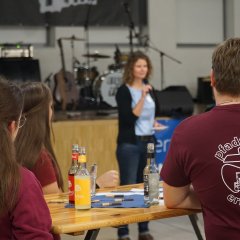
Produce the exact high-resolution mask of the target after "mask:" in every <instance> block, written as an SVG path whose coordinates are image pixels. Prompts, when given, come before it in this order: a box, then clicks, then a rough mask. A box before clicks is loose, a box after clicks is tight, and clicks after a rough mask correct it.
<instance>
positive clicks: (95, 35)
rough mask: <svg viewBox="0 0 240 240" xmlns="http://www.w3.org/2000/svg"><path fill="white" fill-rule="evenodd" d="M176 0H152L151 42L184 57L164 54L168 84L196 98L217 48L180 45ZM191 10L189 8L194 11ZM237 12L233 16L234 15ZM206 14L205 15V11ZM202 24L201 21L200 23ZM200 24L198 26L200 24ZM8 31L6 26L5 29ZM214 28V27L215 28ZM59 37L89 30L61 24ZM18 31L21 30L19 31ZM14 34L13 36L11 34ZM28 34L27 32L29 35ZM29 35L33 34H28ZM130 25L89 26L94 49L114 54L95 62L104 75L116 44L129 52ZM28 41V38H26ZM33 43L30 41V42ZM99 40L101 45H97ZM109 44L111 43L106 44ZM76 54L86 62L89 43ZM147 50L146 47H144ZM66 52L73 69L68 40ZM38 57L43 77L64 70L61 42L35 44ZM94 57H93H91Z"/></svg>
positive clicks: (232, 24)
mask: <svg viewBox="0 0 240 240" xmlns="http://www.w3.org/2000/svg"><path fill="white" fill-rule="evenodd" d="M176 1H178V0H149V1H148V4H149V37H150V40H151V42H152V43H151V45H153V43H154V46H155V47H157V48H158V49H159V50H161V51H163V52H165V53H166V54H168V55H170V56H172V57H174V58H176V59H178V60H180V61H181V62H182V64H178V63H176V62H174V61H172V60H170V59H168V58H167V57H164V58H163V59H164V87H167V86H170V85H185V86H187V87H188V89H189V90H190V92H191V93H192V96H193V97H196V92H197V78H198V77H200V76H206V75H208V74H209V71H210V68H211V54H212V51H213V47H209V46H205V47H203V46H201V47H199V46H198V47H196V46H195V47H193V46H192V47H177V36H176V32H177V31H176V30H177V29H176V26H177V24H176ZM219 1H220V0H219ZM227 2H229V3H231V4H233V5H232V6H230V7H231V8H230V9H231V11H229V12H230V13H231V19H230V20H231V21H228V25H229V26H228V27H229V29H230V31H228V32H227V34H228V37H230V36H240V26H239V22H240V14H239V11H238V9H240V1H239V0H228V1H227ZM190 10H191V9H189V11H190ZM232 13H233V15H232ZM203 17H204V14H203ZM200 24H201V23H200ZM196 27H197V26H196ZM2 31H3V29H0V42H5V41H6V36H5V35H4V36H5V39H4V40H2V37H1V36H3V34H1V33H2ZM5 31H6V29H5ZM213 31H214V29H213ZM54 33H55V39H58V38H59V37H70V36H72V35H75V36H76V37H79V38H85V32H84V29H83V28H82V27H71V28H70V27H69V28H67V27H58V28H55V30H54ZM16 34H17V32H16ZM11 36H12V35H11ZM26 36H27V34H26ZM28 37H29V36H28ZM127 37H128V28H125V27H120V28H98V27H94V28H93V27H89V39H90V43H94V44H93V45H91V47H90V52H91V53H93V52H94V51H95V50H97V51H99V53H102V54H107V55H110V56H111V58H109V59H99V60H98V61H94V62H91V65H92V66H96V67H97V68H98V70H99V72H100V73H101V74H102V73H103V72H104V71H106V70H107V68H108V65H110V64H112V63H113V62H114V60H113V55H114V51H115V47H114V44H115V43H118V44H119V46H120V49H121V51H123V52H129V47H128V46H127V43H128V38H127ZM28 39H29V38H28ZM17 40H18V38H17V35H16V37H15V38H14V37H11V39H10V41H12V42H14V41H15V42H16V41H17ZM23 40H24V39H23ZM26 42H28V43H29V41H26ZM97 43H99V44H97ZM104 43H108V44H109V45H108V44H106V45H105V44H104ZM74 46H75V51H74V54H75V56H76V57H77V58H78V59H79V60H80V62H81V63H83V62H86V59H85V58H84V57H82V54H84V53H86V49H85V42H82V41H76V42H75V45H74ZM143 50H144V51H145V50H146V49H143ZM64 52H65V57H66V65H67V69H68V70H71V48H70V42H69V41H64ZM147 53H148V54H149V56H150V57H151V59H152V61H153V65H154V75H153V78H152V83H153V85H154V86H155V87H156V88H158V89H160V86H161V84H160V78H161V77H160V76H161V72H160V57H159V53H157V52H156V51H153V50H151V49H149V50H148V52H147ZM34 57H35V58H38V59H39V60H40V66H41V75H42V79H45V78H46V76H48V75H49V74H50V73H55V72H57V71H58V70H59V69H60V66H61V60H60V54H59V49H58V47H57V45H55V46H54V47H40V46H38V47H35V49H34ZM91 60H92V59H91Z"/></svg>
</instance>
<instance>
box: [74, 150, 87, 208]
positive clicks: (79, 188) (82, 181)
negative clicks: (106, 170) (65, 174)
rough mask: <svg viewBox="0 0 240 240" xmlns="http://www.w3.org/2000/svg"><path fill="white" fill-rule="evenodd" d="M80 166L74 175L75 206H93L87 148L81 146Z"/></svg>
mask: <svg viewBox="0 0 240 240" xmlns="http://www.w3.org/2000/svg"><path fill="white" fill-rule="evenodd" d="M78 163H79V167H78V170H77V172H76V174H75V176H74V184H75V208H76V209H90V208H91V184H90V175H89V172H88V170H87V167H86V148H85V147H81V148H80V154H79V156H78Z"/></svg>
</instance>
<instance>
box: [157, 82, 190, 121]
mask: <svg viewBox="0 0 240 240" xmlns="http://www.w3.org/2000/svg"><path fill="white" fill-rule="evenodd" d="M154 93H155V97H156V100H157V106H156V107H157V116H168V117H173V118H181V117H187V116H190V115H192V113H193V108H194V104H193V100H192V96H191V94H190V93H189V91H188V89H187V88H186V87H185V86H170V87H167V88H165V89H164V90H162V91H158V90H155V91H154Z"/></svg>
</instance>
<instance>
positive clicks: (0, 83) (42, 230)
mask: <svg viewBox="0 0 240 240" xmlns="http://www.w3.org/2000/svg"><path fill="white" fill-rule="evenodd" d="M22 107H23V96H22V93H21V91H20V89H19V88H18V87H17V86H16V85H14V84H12V83H8V82H7V81H5V80H4V79H2V78H0V136H1V141H0V175H1V180H0V229H1V231H0V239H16V240H17V239H19V240H20V239H25V240H28V239H29V240H30V239H47V240H50V239H53V235H52V234H51V233H50V229H51V223H52V222H51V217H50V213H49V210H48V207H47V205H46V202H45V200H44V198H43V193H42V189H41V186H40V184H39V183H38V181H37V180H36V178H35V177H34V175H33V174H32V173H31V172H30V171H28V170H27V169H25V168H23V167H21V166H19V164H18V163H17V161H16V157H15V149H14V144H13V141H14V140H15V137H16V135H17V133H18V129H19V128H20V127H22V126H23V124H24V118H23V117H22V115H21V113H22Z"/></svg>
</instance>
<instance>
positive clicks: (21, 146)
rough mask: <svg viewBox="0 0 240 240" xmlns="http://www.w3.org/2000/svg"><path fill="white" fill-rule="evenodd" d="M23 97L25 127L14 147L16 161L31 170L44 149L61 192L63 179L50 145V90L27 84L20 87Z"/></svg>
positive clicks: (20, 131) (41, 84)
mask: <svg viewBox="0 0 240 240" xmlns="http://www.w3.org/2000/svg"><path fill="white" fill-rule="evenodd" d="M21 90H22V92H23V95H24V107H23V115H25V117H26V119H27V120H26V123H25V125H24V126H23V127H22V128H21V129H20V130H19V133H18V135H17V138H16V141H15V146H16V152H17V157H18V158H17V159H19V161H21V162H20V163H21V165H23V166H25V167H26V168H28V169H29V170H32V169H33V167H34V166H35V164H36V161H37V160H38V158H39V155H40V152H41V151H42V150H43V149H44V148H45V149H46V150H47V151H48V153H49V154H50V155H51V158H52V163H53V165H54V167H55V169H56V170H57V172H58V173H57V182H58V186H59V187H60V188H61V189H62V190H63V178H62V174H61V170H60V167H59V165H58V162H57V159H56V156H55V153H54V151H53V147H52V144H51V132H52V126H51V123H50V117H49V107H50V104H51V102H52V94H51V91H50V89H49V88H48V87H47V85H45V84H44V83H41V82H28V83H24V84H22V85H21Z"/></svg>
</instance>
